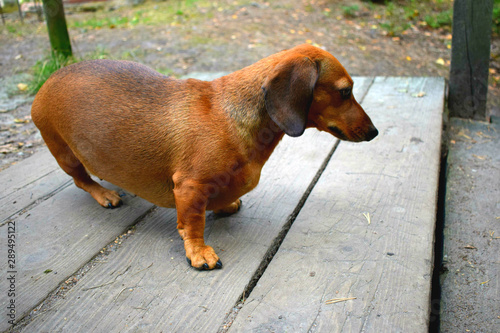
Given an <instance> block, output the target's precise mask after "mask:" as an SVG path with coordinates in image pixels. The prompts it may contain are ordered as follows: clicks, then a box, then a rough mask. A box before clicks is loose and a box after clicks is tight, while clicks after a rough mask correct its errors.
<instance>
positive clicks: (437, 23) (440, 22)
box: [424, 8, 453, 29]
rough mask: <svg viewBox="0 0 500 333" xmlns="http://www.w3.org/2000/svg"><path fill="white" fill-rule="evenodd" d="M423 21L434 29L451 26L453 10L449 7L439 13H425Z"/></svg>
mask: <svg viewBox="0 0 500 333" xmlns="http://www.w3.org/2000/svg"><path fill="white" fill-rule="evenodd" d="M424 21H425V22H426V23H427V25H428V26H429V27H431V28H434V29H437V28H441V27H451V24H452V22H453V10H452V9H451V8H450V9H448V10H445V11H442V12H440V13H435V14H434V15H431V14H429V15H426V16H425V18H424Z"/></svg>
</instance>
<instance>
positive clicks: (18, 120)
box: [14, 118, 30, 124]
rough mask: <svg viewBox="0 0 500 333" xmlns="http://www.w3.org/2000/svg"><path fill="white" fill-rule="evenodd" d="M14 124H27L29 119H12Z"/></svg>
mask: <svg viewBox="0 0 500 333" xmlns="http://www.w3.org/2000/svg"><path fill="white" fill-rule="evenodd" d="M14 122H15V123H16V124H27V123H29V122H30V120H29V119H19V118H15V119H14Z"/></svg>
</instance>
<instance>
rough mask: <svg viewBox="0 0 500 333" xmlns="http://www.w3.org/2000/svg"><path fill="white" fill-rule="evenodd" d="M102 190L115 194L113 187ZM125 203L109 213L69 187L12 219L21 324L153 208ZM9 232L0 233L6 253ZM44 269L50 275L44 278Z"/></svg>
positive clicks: (1, 266) (2, 324) (2, 325)
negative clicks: (31, 311) (28, 315)
mask: <svg viewBox="0 0 500 333" xmlns="http://www.w3.org/2000/svg"><path fill="white" fill-rule="evenodd" d="M103 185H104V186H106V187H108V188H114V189H117V188H116V187H114V186H112V185H111V184H103ZM27 195H28V193H27ZM123 201H124V203H125V204H124V206H123V207H120V209H114V210H108V209H105V208H102V207H101V206H99V204H97V202H95V200H94V199H93V198H92V197H91V196H90V195H89V194H88V193H86V192H84V191H82V190H81V189H79V188H77V187H76V186H75V185H71V186H69V187H67V188H66V189H64V190H62V191H61V192H59V193H57V194H56V195H54V196H53V197H51V198H50V199H48V200H46V201H44V202H42V203H41V204H39V205H37V206H36V207H34V208H33V209H31V210H29V211H27V212H24V213H23V214H21V215H20V216H18V217H16V218H15V219H14V221H15V223H16V231H17V237H16V250H17V258H16V259H17V260H16V266H17V268H16V269H17V282H16V289H17V291H18V293H17V295H16V304H17V307H16V312H17V316H16V317H17V320H19V319H21V318H22V317H23V316H24V315H25V314H27V313H28V312H29V311H30V310H31V309H32V308H33V307H35V306H36V305H37V304H38V303H40V302H41V301H42V300H44V299H45V297H46V296H47V295H48V293H50V292H51V291H52V290H54V289H55V288H56V287H57V286H58V285H59V283H61V282H62V281H64V280H65V279H67V277H68V276H70V275H72V274H73V273H74V272H75V271H76V270H78V269H79V268H80V267H81V266H83V265H84V264H85V263H87V262H88V261H89V260H90V259H91V258H92V257H94V256H95V255H96V254H97V253H98V252H99V251H100V250H101V249H102V248H103V247H104V246H105V245H107V244H108V243H109V242H111V241H113V240H114V238H115V237H116V236H118V235H120V234H121V233H122V232H124V231H125V230H126V229H127V227H128V226H130V225H132V224H133V223H134V221H135V220H136V219H137V218H139V217H140V216H142V215H143V214H144V213H145V212H146V211H147V210H148V209H150V208H151V207H152V206H153V205H152V204H151V203H148V202H146V201H144V200H142V199H140V198H138V197H133V196H132V195H130V194H129V195H127V196H126V197H124V198H123ZM7 227H8V225H4V226H2V227H1V228H0V232H1V241H0V242H1V245H2V248H5V246H6V245H5V242H6V240H7V235H6V232H7V230H6V229H7ZM6 266H7V262H6V261H5V260H3V261H2V262H1V263H0V270H1V271H2V272H7V271H8V269H7V267H6ZM46 270H51V272H50V273H47V274H45V273H44V272H45V271H46ZM0 283H1V285H0V286H1V288H2V289H1V290H7V289H6V281H5V279H4V278H2V280H1V281H0ZM6 302H8V299H7V297H2V298H1V301H0V306H1V308H2V309H5V306H6ZM3 311H4V310H2V314H3ZM7 328H8V324H7V320H6V316H2V317H1V320H0V330H5V329H7Z"/></svg>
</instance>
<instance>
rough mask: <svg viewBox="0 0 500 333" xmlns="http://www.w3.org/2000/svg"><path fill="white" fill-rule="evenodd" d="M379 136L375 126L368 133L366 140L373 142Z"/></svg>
mask: <svg viewBox="0 0 500 333" xmlns="http://www.w3.org/2000/svg"><path fill="white" fill-rule="evenodd" d="M377 135H378V130H377V129H376V128H375V126H372V128H370V130H369V131H368V133H366V139H365V141H371V140H373V139H374V138H375V137H376V136H377Z"/></svg>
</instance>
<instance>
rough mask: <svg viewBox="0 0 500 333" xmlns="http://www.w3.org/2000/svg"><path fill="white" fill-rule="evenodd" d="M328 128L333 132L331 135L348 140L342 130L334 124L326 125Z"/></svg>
mask: <svg viewBox="0 0 500 333" xmlns="http://www.w3.org/2000/svg"><path fill="white" fill-rule="evenodd" d="M328 129H329V130H330V132H332V133H333V135H335V136H336V137H337V138H339V139H340V140H345V141H348V140H349V139H348V138H347V136H346V135H345V134H344V132H342V131H341V130H340V129H339V128H338V127H336V126H328Z"/></svg>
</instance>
